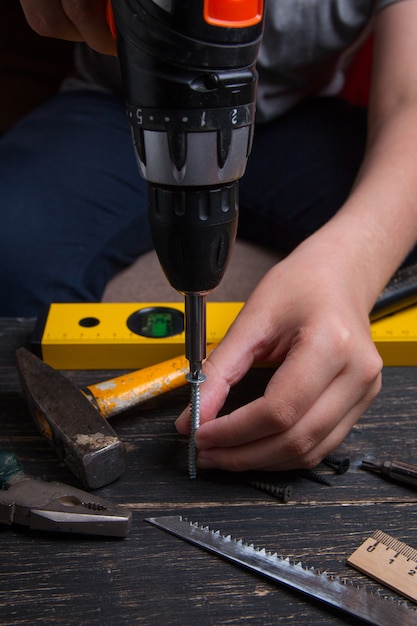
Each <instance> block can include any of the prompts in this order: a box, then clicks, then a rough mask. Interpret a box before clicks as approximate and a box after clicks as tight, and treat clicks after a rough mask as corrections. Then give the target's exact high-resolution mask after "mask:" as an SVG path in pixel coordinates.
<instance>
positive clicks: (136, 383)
mask: <svg viewBox="0 0 417 626" xmlns="http://www.w3.org/2000/svg"><path fill="white" fill-rule="evenodd" d="M216 345H217V344H210V345H209V346H207V356H208V355H209V354H210V353H211V352H212V350H214V348H215V347H216ZM188 372H189V363H188V360H187V359H186V358H185V356H178V357H175V358H173V359H169V360H168V361H163V362H162V363H158V364H156V365H151V366H149V367H144V368H143V369H140V370H136V371H134V372H130V373H128V374H123V375H122V376H117V377H116V378H110V379H109V380H105V381H103V382H101V383H96V384H95V385H89V386H88V387H84V389H82V390H81V391H82V392H83V394H84V395H85V396H86V397H87V398H88V399H89V400H90V402H91V403H92V404H93V405H94V406H95V407H96V409H98V411H99V412H100V414H101V415H102V417H104V418H105V419H108V418H109V417H112V416H113V415H117V414H118V413H122V411H126V410H127V409H129V408H131V407H133V406H136V405H137V404H139V403H140V402H144V401H145V400H148V399H149V398H154V397H155V396H160V395H162V394H163V393H166V392H167V391H171V390H172V389H177V388H178V387H182V386H183V385H185V384H186V382H187V381H186V375H187V373H188Z"/></svg>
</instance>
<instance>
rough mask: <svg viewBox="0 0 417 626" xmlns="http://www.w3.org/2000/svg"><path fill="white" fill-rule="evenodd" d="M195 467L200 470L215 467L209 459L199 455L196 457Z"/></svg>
mask: <svg viewBox="0 0 417 626" xmlns="http://www.w3.org/2000/svg"><path fill="white" fill-rule="evenodd" d="M197 467H199V468H200V469H214V468H215V467H216V465H215V464H214V463H213V461H212V460H211V459H210V458H209V457H205V456H203V455H202V454H201V453H199V454H198V456H197Z"/></svg>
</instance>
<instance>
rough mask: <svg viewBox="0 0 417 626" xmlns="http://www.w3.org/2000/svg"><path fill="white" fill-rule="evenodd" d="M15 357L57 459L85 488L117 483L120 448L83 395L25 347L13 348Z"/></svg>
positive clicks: (38, 421)
mask: <svg viewBox="0 0 417 626" xmlns="http://www.w3.org/2000/svg"><path fill="white" fill-rule="evenodd" d="M16 358H17V370H18V373H19V377H20V383H21V386H22V390H23V393H24V396H25V399H26V402H27V404H28V407H29V410H30V412H31V414H32V417H33V419H34V421H35V424H36V426H37V428H38V430H39V432H40V433H41V434H42V435H43V436H44V437H46V439H47V440H48V441H49V443H50V444H51V445H52V446H53V447H54V449H55V450H56V452H57V454H58V456H59V457H60V458H62V459H63V460H64V462H65V463H66V465H68V467H69V468H70V469H71V470H72V472H74V474H75V475H76V476H77V477H78V478H79V480H80V481H81V482H82V483H83V485H84V486H86V487H88V488H90V489H98V488H99V487H103V486H104V485H107V484H109V483H111V482H113V481H114V480H116V479H117V478H119V477H120V476H121V475H122V474H123V472H124V471H125V469H126V453H125V448H124V445H123V443H122V442H121V441H120V439H119V438H118V437H117V434H116V433H115V431H114V430H113V428H111V426H110V424H109V423H108V422H107V421H106V420H105V419H104V418H103V417H102V416H101V415H100V413H99V412H98V411H97V410H96V409H95V408H94V407H93V405H92V404H91V403H90V401H89V400H88V399H87V398H86V397H85V395H84V394H83V393H82V391H80V389H78V388H77V387H76V386H75V385H74V384H73V383H72V382H71V381H70V380H69V379H68V378H66V377H65V376H64V375H63V374H61V373H60V372H58V371H57V370H54V369H53V368H52V367H50V366H49V365H47V364H46V363H44V362H43V361H42V360H41V359H39V358H38V357H37V356H35V355H34V354H32V353H31V352H29V350H26V348H18V350H17V351H16Z"/></svg>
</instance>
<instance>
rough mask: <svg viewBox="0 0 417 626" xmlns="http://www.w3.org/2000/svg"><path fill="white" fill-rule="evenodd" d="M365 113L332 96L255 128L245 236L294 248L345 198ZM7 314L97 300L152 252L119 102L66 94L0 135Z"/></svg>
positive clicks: (1, 266)
mask: <svg viewBox="0 0 417 626" xmlns="http://www.w3.org/2000/svg"><path fill="white" fill-rule="evenodd" d="M365 133H366V112H365V111H364V110H363V109H359V108H356V107H352V106H351V105H348V104H346V103H345V102H343V101H341V100H338V99H335V98H318V99H315V100H310V101H307V102H305V103H303V104H301V105H299V106H297V107H295V108H294V109H293V110H292V111H290V112H289V113H287V114H285V115H283V116H282V117H281V118H279V119H278V120H276V121H275V122H273V123H271V124H268V125H265V126H259V127H258V128H257V129H256V132H255V140H254V145H253V150H252V153H251V156H250V159H249V163H248V167H247V171H246V174H245V176H244V177H243V179H242V181H241V184H240V218H239V236H240V237H243V238H246V239H249V240H251V241H253V242H257V243H260V244H263V245H265V246H273V247H275V248H276V249H278V250H282V251H284V252H289V251H290V250H292V249H293V248H294V247H295V246H296V245H297V244H298V243H299V242H300V241H302V240H303V239H304V238H305V237H307V236H308V235H309V234H310V233H312V232H314V231H315V230H316V229H317V228H319V227H320V226H321V225H322V224H323V223H324V222H325V221H327V220H328V219H329V218H330V217H331V216H332V215H333V214H334V213H335V212H336V211H337V210H338V208H339V207H340V205H341V204H342V203H343V201H344V199H345V198H346V195H347V194H348V193H349V190H350V188H351V185H352V182H353V180H354V177H355V175H356V172H357V170H358V167H359V164H360V162H361V159H362V156H363V151H364V143H365ZM0 189H1V195H0V202H1V228H0V316H37V315H38V313H39V311H40V309H41V308H42V307H43V306H44V305H45V304H48V303H50V302H77V301H78V302H79V301H99V300H100V299H101V296H102V293H103V290H104V288H105V285H106V283H107V282H108V280H109V279H110V278H111V277H112V276H114V275H115V274H116V273H117V272H119V271H120V270H122V269H123V268H124V267H126V266H128V265H130V264H131V263H132V262H133V261H134V260H135V259H136V258H137V257H138V256H139V255H141V254H143V253H144V252H146V251H148V250H150V249H151V248H152V240H151V235H150V230H149V226H148V221H147V207H146V187H145V183H144V181H143V180H142V179H141V177H140V175H139V173H138V169H137V165H136V159H135V156H134V150H133V146H132V141H131V135H130V130H129V128H128V124H127V121H126V117H125V112H124V104H123V102H122V101H121V100H120V98H119V97H117V96H114V95H110V94H108V93H104V92H103V93H101V92H95V91H87V90H86V91H68V92H63V93H60V94H58V95H57V96H55V97H54V98H52V99H51V100H50V101H48V102H46V103H45V104H43V105H41V106H40V107H38V108H37V109H36V110H34V111H33V112H32V113H31V114H30V115H29V116H28V117H26V118H25V119H24V120H22V121H21V122H20V123H19V124H17V125H16V126H15V127H13V128H12V129H11V130H10V131H8V132H7V133H6V134H5V135H4V136H3V137H2V138H1V139H0Z"/></svg>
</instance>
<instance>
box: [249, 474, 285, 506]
mask: <svg viewBox="0 0 417 626" xmlns="http://www.w3.org/2000/svg"><path fill="white" fill-rule="evenodd" d="M246 482H247V483H248V485H251V487H255V489H259V490H260V491H264V492H265V493H269V494H271V495H272V496H275V497H276V498H278V500H280V501H281V502H285V503H286V502H288V501H289V499H290V497H291V493H292V487H291V485H286V486H285V487H279V486H278V485H271V484H270V483H264V482H259V481H257V480H248V481H246Z"/></svg>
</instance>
